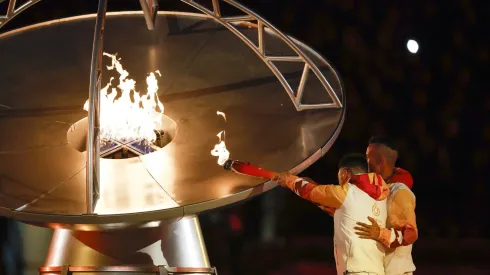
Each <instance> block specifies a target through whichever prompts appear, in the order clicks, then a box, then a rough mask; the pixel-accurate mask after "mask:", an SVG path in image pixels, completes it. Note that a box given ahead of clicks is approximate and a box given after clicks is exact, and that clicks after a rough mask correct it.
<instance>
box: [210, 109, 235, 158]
mask: <svg viewBox="0 0 490 275" xmlns="http://www.w3.org/2000/svg"><path fill="white" fill-rule="evenodd" d="M216 114H217V115H219V116H222V117H223V118H224V120H225V121H226V115H225V113H223V112H220V111H217V112H216ZM216 136H217V137H218V140H219V142H218V144H216V145H214V149H213V150H211V155H213V156H215V157H218V164H219V165H221V166H223V165H224V164H225V162H226V161H227V160H228V159H229V158H230V152H229V151H228V150H227V149H226V143H225V138H224V136H225V131H221V132H219V133H218V134H217V135H216ZM222 136H223V138H222Z"/></svg>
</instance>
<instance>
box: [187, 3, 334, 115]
mask: <svg viewBox="0 0 490 275" xmlns="http://www.w3.org/2000/svg"><path fill="white" fill-rule="evenodd" d="M181 1H182V2H184V3H186V4H188V5H190V6H192V7H194V8H196V9H198V10H199V11H201V12H202V13H204V14H206V15H208V16H210V17H212V18H213V19H215V20H216V21H218V22H219V23H221V24H222V25H223V26H224V27H226V28H227V29H228V30H230V31H231V32H232V33H233V34H235V35H236V36H237V37H238V38H240V39H241V40H242V41H243V42H244V43H245V44H246V45H247V46H248V47H249V48H250V49H252V50H253V51H254V52H255V53H256V54H257V55H258V56H259V58H260V59H261V60H262V61H263V62H264V63H265V64H266V65H267V66H268V67H269V69H270V70H271V71H272V72H273V73H274V75H275V76H276V77H277V79H278V80H279V82H280V83H281V85H282V86H283V87H284V89H285V90H286V92H287V93H288V95H289V97H290V98H291V100H292V101H293V104H294V106H295V107H296V110H298V111H302V110H306V109H325V108H342V107H343V105H342V102H340V100H339V98H338V97H337V95H336V94H335V91H334V90H333V88H332V86H330V83H328V81H327V80H326V78H325V76H324V75H323V74H322V73H321V71H320V69H319V68H318V67H317V66H316V65H315V64H314V63H313V61H311V59H310V58H309V57H308V56H307V55H306V54H305V53H304V52H303V51H302V50H301V49H300V48H299V47H298V46H297V45H296V44H295V43H294V42H293V41H292V40H291V39H290V38H289V37H288V36H286V35H285V34H283V33H282V32H281V31H279V30H278V29H277V28H276V27H274V26H273V25H272V24H270V23H269V22H267V21H266V20H265V19H263V18H262V17H260V16H259V15H258V14H256V13H255V12H253V11H251V10H249V9H248V8H246V7H245V6H243V5H242V4H239V3H237V2H236V1H234V0H212V3H213V11H211V10H209V9H207V8H206V7H204V6H202V5H201V4H199V3H197V2H196V1H194V0H181ZM220 1H223V2H226V3H228V4H230V5H232V6H234V7H235V8H237V9H239V10H241V11H242V12H244V13H246V14H247V16H234V17H223V16H222V14H221V9H220ZM239 21H257V23H258V43H259V45H258V47H257V46H255V44H254V43H253V42H252V41H251V40H250V39H248V38H247V37H246V36H245V35H244V34H242V33H241V32H240V31H238V30H237V28H235V27H234V26H233V25H232V23H233V22H239ZM265 28H267V29H268V31H271V32H272V33H273V34H275V35H276V36H277V37H278V38H280V39H281V40H282V41H283V42H284V43H286V44H287V45H288V46H289V47H290V48H291V49H292V50H293V51H294V52H296V54H297V56H267V55H266V54H265V43H264V29H265ZM273 61H288V62H302V63H304V69H303V74H302V75H301V80H300V84H299V87H298V91H297V94H296V95H294V91H293V89H292V88H291V86H290V85H289V83H288V82H287V81H286V78H285V77H284V75H283V74H282V73H281V71H279V69H278V68H277V67H276V66H275V65H274V63H272V62H273ZM310 70H311V71H313V73H314V74H315V75H316V77H317V78H318V80H319V81H320V82H321V83H322V85H323V87H324V88H325V89H326V91H327V92H328V94H329V96H330V98H331V99H332V101H333V102H332V103H323V104H303V103H302V99H303V92H304V88H305V86H306V82H307V81H308V75H309V71H310Z"/></svg>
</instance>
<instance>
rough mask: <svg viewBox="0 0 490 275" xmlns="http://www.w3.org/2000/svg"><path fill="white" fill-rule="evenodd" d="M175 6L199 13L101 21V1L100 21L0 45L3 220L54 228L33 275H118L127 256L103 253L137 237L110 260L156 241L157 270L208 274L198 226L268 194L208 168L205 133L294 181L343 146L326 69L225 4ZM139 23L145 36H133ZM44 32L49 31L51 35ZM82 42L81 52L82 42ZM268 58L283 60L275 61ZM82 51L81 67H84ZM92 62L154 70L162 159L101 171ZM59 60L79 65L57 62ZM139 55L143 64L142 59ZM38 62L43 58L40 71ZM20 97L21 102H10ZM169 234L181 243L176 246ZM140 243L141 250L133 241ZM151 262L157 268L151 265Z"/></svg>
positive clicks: (2, 19) (151, 6)
mask: <svg viewBox="0 0 490 275" xmlns="http://www.w3.org/2000/svg"><path fill="white" fill-rule="evenodd" d="M181 1H182V2H185V3H187V4H189V5H190V6H193V7H195V8H196V9H197V10H199V11H200V12H201V13H200V14H196V13H178V12H158V2H157V1H152V0H147V1H145V0H140V4H141V7H142V10H143V12H142V13H141V12H124V13H108V14H107V15H106V7H107V2H108V1H107V0H100V1H99V6H98V13H97V15H86V16H79V17H74V18H67V19H62V20H56V21H52V22H45V23H41V24H38V25H35V26H29V27H25V28H21V29H18V30H14V31H11V32H7V33H5V34H1V35H0V60H2V62H1V63H0V70H2V69H5V71H7V70H8V71H9V74H2V75H0V81H1V82H2V90H1V91H0V127H2V129H4V131H5V132H6V133H8V134H5V135H3V136H2V137H0V190H8V192H6V193H5V192H3V191H1V192H0V215H3V216H7V217H10V218H13V219H17V220H20V221H23V222H26V223H29V224H34V225H39V226H46V227H51V228H56V231H55V235H54V236H53V241H52V245H51V250H50V253H49V257H48V260H47V262H46V266H47V267H45V268H42V269H41V270H40V272H44V273H46V272H51V273H53V272H54V273H56V272H58V273H60V272H66V273H65V274H68V273H69V272H75V271H76V272H79V271H80V272H83V271H87V272H89V271H90V270H91V271H95V269H97V270H99V269H103V270H101V272H104V271H110V270H113V271H116V269H117V267H114V268H115V269H114V268H113V269H111V268H110V266H121V265H127V264H133V263H128V262H127V259H128V258H131V257H132V256H131V255H132V254H124V255H119V254H118V253H116V252H114V251H106V248H105V247H106V246H117V244H119V243H124V242H125V240H127V239H128V236H129V235H128V234H132V235H131V236H134V234H136V235H138V236H141V237H140V238H137V239H138V241H137V243H135V244H127V245H128V246H129V247H125V248H124V249H120V250H121V251H127V252H128V253H136V252H137V251H139V249H143V248H144V247H145V245H148V244H151V243H155V242H156V241H159V240H160V241H161V242H162V246H161V249H160V248H156V249H155V248H152V249H153V250H152V251H151V252H148V253H147V254H148V255H150V256H151V257H152V259H153V265H154V266H158V265H160V266H189V267H199V268H204V269H203V270H202V271H203V272H204V271H206V270H207V271H210V270H212V269H211V268H210V266H209V260H208V259H207V253H206V251H205V246H204V242H203V240H202V235H201V232H200V226H199V223H198V220H197V217H196V214H198V213H200V212H202V211H206V210H209V209H214V208H217V207H220V206H224V205H227V204H231V203H234V202H237V201H241V200H244V199H247V198H250V197H252V196H255V195H258V194H261V193H263V192H266V191H268V190H270V189H271V188H273V187H275V186H276V185H275V184H274V183H272V182H262V181H260V180H257V179H253V178H247V177H237V176H236V175H234V174H233V173H229V172H226V171H224V170H223V169H222V168H221V167H219V166H218V165H217V164H216V160H215V159H214V158H213V157H212V156H210V155H209V150H210V149H211V148H212V146H213V144H214V143H216V140H215V135H216V133H217V132H218V131H219V130H221V129H222V128H226V131H227V135H228V136H230V137H233V138H229V140H227V145H228V147H229V148H230V150H231V152H232V155H234V156H237V157H238V158H240V159H246V160H249V161H252V162H253V163H255V164H257V165H261V166H264V167H267V168H269V169H274V170H278V171H284V170H289V171H291V172H292V173H299V172H301V171H302V170H304V169H305V168H306V167H308V166H309V165H311V164H312V163H313V162H315V161H316V160H318V159H319V158H320V157H321V156H323V155H324V154H325V153H326V152H327V151H328V149H329V148H330V147H331V146H332V144H333V142H334V141H335V139H336V138H337V136H338V134H339V133H340V130H341V128H342V125H343V122H344V114H345V112H344V111H345V108H343V104H345V94H344V91H343V87H342V83H341V80H340V78H339V76H338V75H337V73H336V72H335V70H334V69H333V68H332V67H331V65H330V64H329V63H328V62H327V61H326V60H325V59H324V58H323V57H321V56H320V55H319V54H318V53H316V52H315V51H314V50H312V49H311V48H309V47H308V46H306V45H304V44H303V43H301V42H300V41H298V40H296V39H294V38H292V37H289V36H287V35H285V34H283V33H282V32H280V31H279V30H278V29H276V28H275V27H274V26H272V25H271V24H270V23H268V22H267V21H265V20H264V19H263V18H261V17H260V16H259V15H257V14H256V13H254V12H253V11H250V10H249V9H247V8H245V7H243V6H242V5H241V4H239V3H237V2H235V1H232V0H222V1H218V0H212V2H211V3H212V9H208V8H206V7H205V6H204V5H202V4H199V3H197V2H196V1H191V0H181ZM37 2H38V1H36V0H31V1H27V2H25V3H24V4H22V5H21V6H16V1H15V0H10V1H9V5H8V9H7V14H6V15H5V16H2V15H0V27H2V26H3V25H4V24H5V23H7V22H8V21H9V20H11V19H12V18H13V17H15V16H16V15H18V14H19V13H21V12H22V11H23V10H25V9H26V8H28V7H29V6H31V5H33V4H35V3H37ZM224 2H226V3H228V4H230V5H231V6H233V7H235V8H236V9H237V10H240V11H241V12H243V13H244V14H245V15H244V16H233V17H227V16H224V15H223V14H222V11H221V6H220V5H221V4H222V3H224ZM109 4H110V2H109ZM142 16H143V17H144V18H145V21H146V30H143V29H142V28H141V25H142V24H138V23H137V21H138V20H139V21H141V17H142ZM255 22H256V23H255ZM94 23H95V33H89V32H86V30H89V29H90V28H91V29H92V30H93V24H94ZM53 26H58V29H57V30H56V32H53V31H52V29H51V28H52V27H53ZM115 26H117V27H118V28H120V27H121V26H123V27H124V28H125V30H126V33H128V34H130V35H131V39H126V37H125V34H123V33H121V32H120V31H114V30H117V29H115ZM148 29H149V30H152V31H151V32H150V31H148ZM111 30H112V31H111ZM223 30H228V31H229V32H223ZM230 34H232V35H230ZM89 35H90V36H91V38H89ZM58 36H59V37H63V38H64V39H65V40H64V43H63V45H57V44H52V43H49V41H54V40H55V39H56V38H57V37H58ZM103 36H104V37H105V39H103ZM255 36H256V40H255V41H254V38H253V37H255ZM237 37H238V38H239V40H238V39H236V38H237ZM90 40H91V41H93V44H92V45H89V44H87V43H86V41H90ZM22 41H32V43H36V45H37V47H35V49H32V54H31V56H30V58H29V59H27V58H23V59H19V58H20V56H21V55H20V53H19V54H17V53H16V51H17V50H18V48H19V45H21V44H22V43H23V42H22ZM113 41H115V42H113ZM215 41H219V42H220V43H217V42H215ZM237 41H238V42H239V41H241V42H244V43H237ZM103 42H104V45H103ZM223 44H224V45H226V49H225V48H223V47H222V45H223ZM268 47H271V48H273V49H281V50H280V51H279V52H290V53H291V54H287V55H280V54H277V53H276V52H274V51H273V50H269V51H268V50H267V49H268ZM90 48H91V49H92V53H91V54H92V59H91V61H90V64H87V61H88V58H87V57H88V56H87V55H88V54H89V53H88V52H86V50H88V49H90ZM103 49H104V50H106V49H109V50H106V51H112V50H113V51H118V52H119V53H120V54H121V55H120V56H121V57H122V58H123V60H122V62H123V64H130V66H132V68H133V69H136V71H138V70H139V71H148V70H149V67H155V64H158V68H159V69H160V70H161V71H162V72H164V73H163V78H164V81H162V82H163V83H164V84H163V86H162V85H160V86H161V87H160V88H161V89H160V90H163V91H164V92H163V93H161V94H159V96H160V98H162V102H163V103H164V104H165V106H166V107H165V108H166V114H167V115H168V117H169V118H171V119H170V120H172V119H173V120H172V123H169V124H166V126H164V127H168V128H165V129H159V130H162V131H165V132H169V133H172V139H173V140H172V142H170V143H169V144H168V145H167V146H165V147H164V148H161V149H160V150H156V151H155V152H152V153H150V154H147V155H141V156H138V157H135V158H131V159H123V160H108V159H101V158H100V142H99V132H100V131H99V130H100V129H99V125H100V123H99V116H100V115H99V113H100V88H101V82H102V81H104V80H103V72H102V69H103V66H102V62H103V59H102V51H103ZM37 51H39V53H41V52H42V54H38V53H37ZM64 51H67V52H70V53H77V54H79V55H80V58H78V56H77V54H73V55H66V54H62V53H63V52H64ZM82 52H83V54H81V53H82ZM169 52H171V53H172V54H169ZM7 53H8V54H7ZM142 53H144V54H147V55H148V60H146V61H144V60H141V54H142ZM2 54H3V55H2ZM43 56H49V57H50V58H49V62H46V61H44V60H43ZM253 56H255V57H259V58H253ZM17 60H22V61H21V62H17ZM125 62H127V63H125ZM2 63H3V64H4V65H5V64H8V69H7V67H3V68H2V67H1V66H2ZM279 63H280V64H283V65H284V66H282V67H281V66H279V65H278V64H279ZM67 64H77V65H76V66H78V67H80V68H83V69H81V71H82V73H78V71H77V70H75V71H77V73H76V74H75V73H72V71H71V68H70V67H69V66H68V65H67ZM88 67H90V71H86V68H88ZM298 67H300V69H299V68H298ZM25 68H32V69H33V70H36V75H38V78H34V77H31V78H30V79H29V81H24V82H19V81H16V80H15V78H8V77H10V76H14V75H16V74H20V72H22V73H24V71H25ZM154 69H155V68H152V69H151V70H154ZM75 71H73V72H75ZM128 71H129V72H130V73H131V72H132V71H133V70H131V69H128ZM60 74H63V76H62V77H60ZM86 74H90V83H86V81H87V79H86ZM312 76H314V77H312ZM2 77H4V78H2ZM271 77H272V78H271ZM65 79H66V81H64V80H65ZM315 79H316V82H315V81H314V80H315ZM44 80H48V81H44ZM49 80H51V81H49ZM293 80H294V81H295V82H297V83H299V84H298V88H297V89H293V87H292V86H291V84H290V82H291V81H293ZM174 84H175V85H174ZM86 85H89V111H88V118H87V119H85V122H83V121H84V116H86V114H85V113H83V111H82V108H81V106H80V105H79V104H81V103H83V101H84V100H85V99H86V92H83V88H79V87H86ZM39 87H41V89H42V91H44V93H41V92H39V91H38V89H39ZM48 91H49V92H48ZM284 91H286V93H284ZM22 94H23V95H22ZM20 95H22V96H23V98H25V99H26V100H25V102H24V101H20V100H19V98H20V97H19V96H20ZM218 95H219V100H218V99H217V96H218ZM339 98H340V99H339ZM305 101H308V102H305ZM67 104H68V105H69V106H73V107H67V106H66V105H67ZM70 104H71V105H70ZM46 106H49V107H46ZM217 110H221V111H225V112H226V114H227V116H228V117H229V118H230V122H228V123H227V124H226V125H224V124H223V123H222V122H221V121H220V120H219V119H216V111H217ZM46 116H50V117H49V118H46ZM84 123H85V124H84ZM74 129H76V130H74ZM80 129H82V130H83V129H85V130H84V131H81V132H80ZM67 136H68V137H67ZM70 136H76V137H77V138H78V139H79V140H78V141H76V139H75V143H81V144H83V143H84V142H85V140H86V150H85V151H80V150H78V151H77V150H75V149H74V144H73V143H74V142H73V139H71V140H70ZM19 137H29V138H28V139H26V138H20V139H19ZM27 171H28V172H27ZM26 172H27V173H26ZM81 193H83V194H85V196H84V198H81V197H80V194H81ZM106 230H112V231H114V232H119V233H120V236H118V237H117V238H113V237H112V236H105V235H104V234H103V233H102V232H103V231H106ZM132 230H136V231H132ZM145 230H150V232H152V234H146V233H145V232H146V231H145ZM135 232H136V233H135ZM175 232H181V233H179V234H182V236H184V237H182V236H181V237H176V236H177V235H175V234H176V233H175ZM183 232H185V233H183ZM119 233H118V234H119ZM90 234H96V235H94V236H96V237H94V238H95V239H97V240H99V243H97V244H93V243H90V241H88V239H87V236H88V235H90ZM145 235H148V236H150V237H148V239H147V240H145V241H144V240H143V239H144V237H143V236H145ZM92 237H93V236H92ZM89 239H90V238H89ZM168 240H171V241H168ZM102 244H104V245H102ZM179 247H187V248H192V249H191V250H196V251H200V252H199V253H197V254H195V255H194V256H191V257H189V259H186V258H185V257H184V256H183V255H186V253H187V252H188V251H180V252H176V251H178V250H179ZM73 251H85V252H84V253H85V254H84V255H90V256H87V257H88V258H87V259H85V261H79V260H78V259H77V255H78V254H77V253H78V252H77V253H75V254H73V255H69V254H70V253H71V252H73ZM87 251H91V252H90V253H88V252H87ZM162 251H163V254H164V258H165V259H166V260H167V262H165V261H163V260H161V258H162V257H161V255H160V254H161V253H162ZM80 253H81V252H80ZM87 253H88V254H87ZM111 253H112V254H111ZM114 253H115V254H114ZM116 254H117V255H116ZM107 255H111V256H110V258H111V259H113V260H114V259H117V262H111V261H112V260H109V259H108V258H107ZM155 257H156V258H158V259H160V260H155V259H156V258H155ZM168 259H170V260H168ZM139 264H141V263H139ZM143 264H148V263H147V262H144V263H143ZM83 266H98V267H100V268H95V267H85V268H84V267H83ZM103 266H105V269H104V268H103ZM206 268H207V269H206ZM122 269H124V268H122ZM133 271H134V269H133ZM137 271H138V272H142V273H144V272H146V271H149V272H157V269H156V267H152V268H150V269H144V268H143V269H141V270H137ZM166 271H168V272H169V273H170V274H172V272H174V273H175V272H177V271H178V270H176V269H166ZM187 271H189V270H187ZM128 272H129V271H128ZM158 272H163V271H162V268H159V269H158ZM62 274H63V273H62ZM160 274H162V273H160Z"/></svg>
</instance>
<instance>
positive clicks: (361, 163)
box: [339, 154, 368, 173]
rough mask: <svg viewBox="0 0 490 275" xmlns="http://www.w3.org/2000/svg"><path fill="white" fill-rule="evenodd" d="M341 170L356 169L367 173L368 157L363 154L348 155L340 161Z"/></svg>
mask: <svg viewBox="0 0 490 275" xmlns="http://www.w3.org/2000/svg"><path fill="white" fill-rule="evenodd" d="M340 168H349V169H356V170H361V171H362V172H364V173H365V172H367V170H368V165H367V161H366V156H365V155H362V154H346V155H344V156H343V157H342V158H341V159H340V161H339V169H340Z"/></svg>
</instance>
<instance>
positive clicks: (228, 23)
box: [0, 0, 343, 111]
mask: <svg viewBox="0 0 490 275" xmlns="http://www.w3.org/2000/svg"><path fill="white" fill-rule="evenodd" d="M39 1H41V0H30V1H28V2H25V3H24V4H22V5H21V6H19V7H17V8H16V7H15V5H16V2H17V0H9V1H8V2H9V5H8V8H7V14H6V15H5V16H0V28H2V27H3V26H4V25H5V24H6V23H7V22H8V21H10V20H11V19H12V18H14V17H15V16H17V15H19V14H20V13H21V12H22V11H24V10H26V9H27V8H29V7H30V6H32V5H34V4H36V3H38V2H39ZM181 1H182V2H184V3H186V4H188V5H190V6H192V7H194V8H195V9H197V10H199V11H201V12H202V13H204V14H206V15H207V16H209V17H211V18H213V19H215V20H216V21H218V22H219V23H220V24H222V25H223V26H224V27H226V28H227V29H228V30H230V31H231V32H232V33H233V34H235V35H236V36H237V37H238V38H240V39H241V40H242V41H243V42H244V43H245V44H246V45H247V46H248V47H249V48H250V49H252V50H253V51H254V52H255V53H256V54H257V56H258V57H259V58H260V59H261V60H262V61H263V62H264V63H265V64H266V65H267V66H268V67H269V69H270V70H271V72H272V73H273V74H274V75H275V76H276V77H277V79H278V80H279V82H280V83H281V85H282V86H283V87H284V89H285V90H286V92H287V93H288V95H289V97H290V98H291V100H292V102H293V104H294V106H295V107H296V110H298V111H301V110H306V109H324V108H342V107H343V104H342V102H340V100H339V98H338V97H337V95H336V94H335V91H334V90H333V88H332V86H331V85H330V83H328V81H327V80H326V78H325V76H324V75H323V74H322V72H321V71H320V69H319V68H318V67H317V66H316V65H315V64H314V63H313V62H312V61H311V59H310V58H309V57H308V56H307V55H306V54H305V53H304V52H303V51H302V50H301V49H300V48H299V47H298V45H297V44H296V43H294V42H293V40H292V39H291V38H289V37H288V36H287V35H285V34H283V33H282V32H281V31H279V30H278V29H277V28H276V27H274V26H273V25H272V24H270V23H269V22H267V21H266V20H265V19H263V18H262V17H261V16H259V15H258V14H256V13H255V12H253V11H251V10H250V9H248V8H246V7H245V6H243V5H242V4H240V3H238V2H236V1H234V0H212V3H213V11H211V10H209V9H207V8H206V7H204V6H202V5H201V4H199V3H197V2H196V1H194V0H181ZM220 1H223V2H226V3H228V4H230V5H232V6H234V7H235V8H237V9H238V10H241V11H242V12H243V13H245V14H247V15H246V16H235V17H223V16H222V14H221V9H220ZM142 7H143V10H144V11H145V9H144V5H142ZM152 14H153V15H155V14H156V13H154V12H152ZM145 15H146V14H145ZM145 17H147V16H145ZM146 19H147V23H148V24H150V23H149V21H148V18H146ZM239 21H248V22H250V21H257V23H258V24H257V29H258V30H257V31H258V44H259V45H258V47H257V46H256V45H255V44H254V43H253V42H252V41H251V40H250V39H248V38H247V37H246V36H245V35H244V34H242V33H241V32H240V31H238V29H237V28H236V27H234V26H233V23H235V22H239ZM148 26H149V29H152V28H151V27H150V25H148ZM266 28H267V29H266ZM264 30H266V31H269V32H272V33H273V34H274V35H275V36H276V37H278V38H279V39H281V40H282V41H283V42H284V43H285V44H286V45H288V46H289V48H291V49H292V50H293V51H294V52H295V53H296V54H297V56H267V55H266V54H265V41H264ZM273 61H288V62H302V63H304V68H303V74H302V76H301V80H300V84H299V87H298V90H297V93H296V95H295V93H294V91H293V89H292V88H291V86H290V85H289V83H288V82H287V81H286V78H285V77H284V75H283V74H282V73H281V71H280V70H279V69H278V68H277V66H276V65H274V63H273ZM310 70H311V71H312V72H313V73H314V74H315V76H316V77H317V78H318V80H319V81H320V82H321V84H322V85H323V87H324V88H325V90H326V91H327V93H328V94H329V96H330V98H331V99H332V103H322V104H303V103H302V99H303V93H304V88H305V86H306V82H307V81H308V76H309V72H310Z"/></svg>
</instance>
